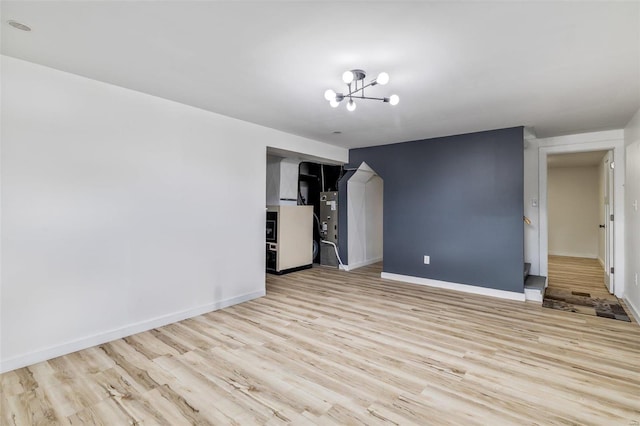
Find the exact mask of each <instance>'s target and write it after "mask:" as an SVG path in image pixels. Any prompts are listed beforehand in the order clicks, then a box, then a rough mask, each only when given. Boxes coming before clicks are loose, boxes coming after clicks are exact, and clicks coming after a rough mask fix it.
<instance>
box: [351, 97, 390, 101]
mask: <svg viewBox="0 0 640 426" xmlns="http://www.w3.org/2000/svg"><path fill="white" fill-rule="evenodd" d="M356 99H369V100H373V101H382V102H384V100H385V98H370V97H368V96H356Z"/></svg>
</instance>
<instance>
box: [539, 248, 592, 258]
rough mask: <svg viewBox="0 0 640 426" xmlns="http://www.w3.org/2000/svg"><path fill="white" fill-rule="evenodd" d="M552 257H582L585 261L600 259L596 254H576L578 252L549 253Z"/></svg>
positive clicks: (560, 251)
mask: <svg viewBox="0 0 640 426" xmlns="http://www.w3.org/2000/svg"><path fill="white" fill-rule="evenodd" d="M549 255H551V256H565V257H582V258H583V259H594V260H595V259H598V255H597V254H594V253H576V252H567V251H562V250H559V251H555V250H554V251H553V252H549Z"/></svg>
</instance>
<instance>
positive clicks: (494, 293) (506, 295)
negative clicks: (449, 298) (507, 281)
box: [380, 272, 525, 302]
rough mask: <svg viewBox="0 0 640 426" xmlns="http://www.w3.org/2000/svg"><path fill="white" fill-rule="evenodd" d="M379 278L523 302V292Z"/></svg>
mask: <svg viewBox="0 0 640 426" xmlns="http://www.w3.org/2000/svg"><path fill="white" fill-rule="evenodd" d="M380 278H382V279H385V280H393V281H402V282H406V283H411V284H418V285H425V286H428V287H436V288H443V289H446V290H455V291H461V292H464V293H472V294H479V295H482V296H491V297H497V298H500V299H509V300H518V301H521V302H524V301H525V296H524V290H523V292H522V293H517V292H515V291H506V290H496V289H494V288H487V287H478V286H475V285H469V284H460V283H453V282H449V281H439V280H432V279H430V278H422V277H413V276H410V275H399V274H392V273H389V272H383V273H381V274H380Z"/></svg>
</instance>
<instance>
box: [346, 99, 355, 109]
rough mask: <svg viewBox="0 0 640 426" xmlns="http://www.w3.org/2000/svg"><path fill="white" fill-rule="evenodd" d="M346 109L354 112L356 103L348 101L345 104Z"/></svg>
mask: <svg viewBox="0 0 640 426" xmlns="http://www.w3.org/2000/svg"><path fill="white" fill-rule="evenodd" d="M347 109H348V110H349V111H355V110H356V103H355V102H353V99H350V100H349V102H347Z"/></svg>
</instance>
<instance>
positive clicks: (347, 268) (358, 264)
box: [340, 257, 382, 271]
mask: <svg viewBox="0 0 640 426" xmlns="http://www.w3.org/2000/svg"><path fill="white" fill-rule="evenodd" d="M378 262H382V257H376V258H375V259H369V260H363V261H362V262H356V263H350V264H347V265H343V266H342V267H341V268H340V269H342V270H344V271H353V270H354V269H358V268H362V267H363V266H367V265H373V264H374V263H378Z"/></svg>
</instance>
